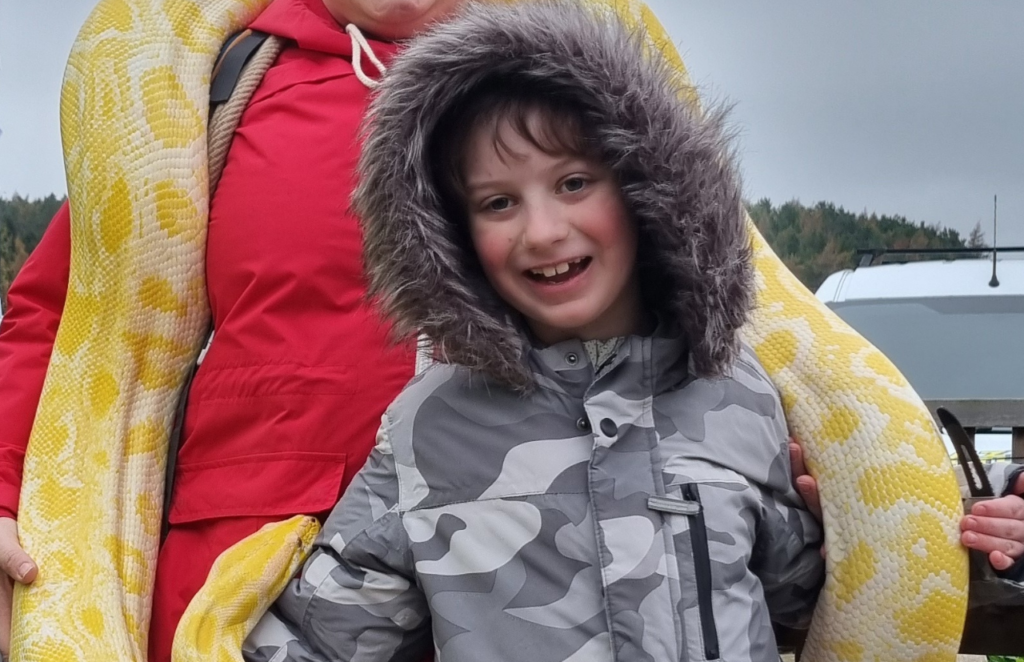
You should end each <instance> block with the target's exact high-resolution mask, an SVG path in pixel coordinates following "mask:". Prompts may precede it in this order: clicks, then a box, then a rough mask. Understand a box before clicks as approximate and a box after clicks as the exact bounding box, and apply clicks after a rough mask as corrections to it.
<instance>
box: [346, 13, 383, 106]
mask: <svg viewBox="0 0 1024 662" xmlns="http://www.w3.org/2000/svg"><path fill="white" fill-rule="evenodd" d="M345 32H346V33H347V34H348V36H349V37H350V38H351V39H352V68H353V69H355V71H356V78H358V79H359V82H361V83H362V84H363V85H365V86H366V87H368V88H370V89H371V90H372V89H374V88H376V87H377V86H378V85H380V81H376V80H374V79H372V78H370V77H369V76H367V75H366V74H365V73H364V72H363V51H366V57H368V58H369V59H370V62H372V63H373V66H375V67H377V71H378V72H379V73H380V75H381V76H383V75H384V74H386V73H387V72H388V70H387V68H386V67H385V66H384V65H383V64H382V63H381V61H380V60H378V59H377V55H376V54H375V53H374V52H373V49H372V48H370V44H369V43H368V42H367V41H366V37H364V36H363V33H362V32H360V31H359V28H358V27H356V26H355V25H354V24H353V23H349V24H348V25H346V26H345Z"/></svg>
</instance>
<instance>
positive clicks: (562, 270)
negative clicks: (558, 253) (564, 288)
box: [555, 262, 569, 274]
mask: <svg viewBox="0 0 1024 662" xmlns="http://www.w3.org/2000/svg"><path fill="white" fill-rule="evenodd" d="M555 271H556V272H558V273H560V274H564V273H565V272H567V271H569V263H568V262H563V263H562V264H560V265H558V266H557V267H555Z"/></svg>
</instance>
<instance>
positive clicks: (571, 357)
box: [565, 352, 580, 365]
mask: <svg viewBox="0 0 1024 662" xmlns="http://www.w3.org/2000/svg"><path fill="white" fill-rule="evenodd" d="M565 362H566V363H568V364H569V365H576V364H577V363H579V362H580V357H578V356H576V352H569V353H568V354H566V355H565Z"/></svg>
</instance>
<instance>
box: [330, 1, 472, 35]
mask: <svg viewBox="0 0 1024 662" xmlns="http://www.w3.org/2000/svg"><path fill="white" fill-rule="evenodd" d="M463 2H464V0H323V3H324V6H325V7H327V10H328V11H329V12H331V15H332V16H334V18H335V20H337V21H338V22H339V23H341V24H343V25H344V24H347V23H355V24H356V25H357V26H359V27H360V28H361V29H363V30H365V31H366V32H369V33H370V34H372V35H374V36H377V37H381V38H383V39H407V38H409V37H412V36H413V35H415V34H417V33H419V32H421V31H423V29H424V28H426V27H427V26H428V25H430V24H431V23H434V22H435V21H440V20H442V19H444V18H447V17H448V16H449V15H450V14H452V13H453V12H454V11H455V10H456V9H457V8H458V7H459V5H461V4H462V3H463Z"/></svg>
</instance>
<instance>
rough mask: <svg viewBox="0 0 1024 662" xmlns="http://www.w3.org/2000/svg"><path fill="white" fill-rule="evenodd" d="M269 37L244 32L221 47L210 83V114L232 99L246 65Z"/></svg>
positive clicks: (247, 31) (234, 36)
mask: <svg viewBox="0 0 1024 662" xmlns="http://www.w3.org/2000/svg"><path fill="white" fill-rule="evenodd" d="M269 36H270V35H268V34H267V33H266V32H260V31H259V30H251V29H250V30H242V31H241V32H239V33H238V34H234V35H231V36H230V37H228V40H227V41H226V42H224V46H223V47H221V49H220V54H219V55H218V56H217V62H216V64H214V65H213V75H212V76H211V82H210V112H213V109H214V108H216V107H217V106H218V105H219V104H222V103H224V102H225V101H227V100H228V99H230V98H231V94H232V93H233V92H234V91H235V85H237V84H238V79H239V78H241V75H242V69H243V68H244V67H245V64H246V63H247V62H248V61H249V59H250V58H251V57H252V56H253V53H255V52H256V50H257V49H258V48H259V47H260V46H261V45H262V44H263V42H264V41H266V40H267V37H269Z"/></svg>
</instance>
